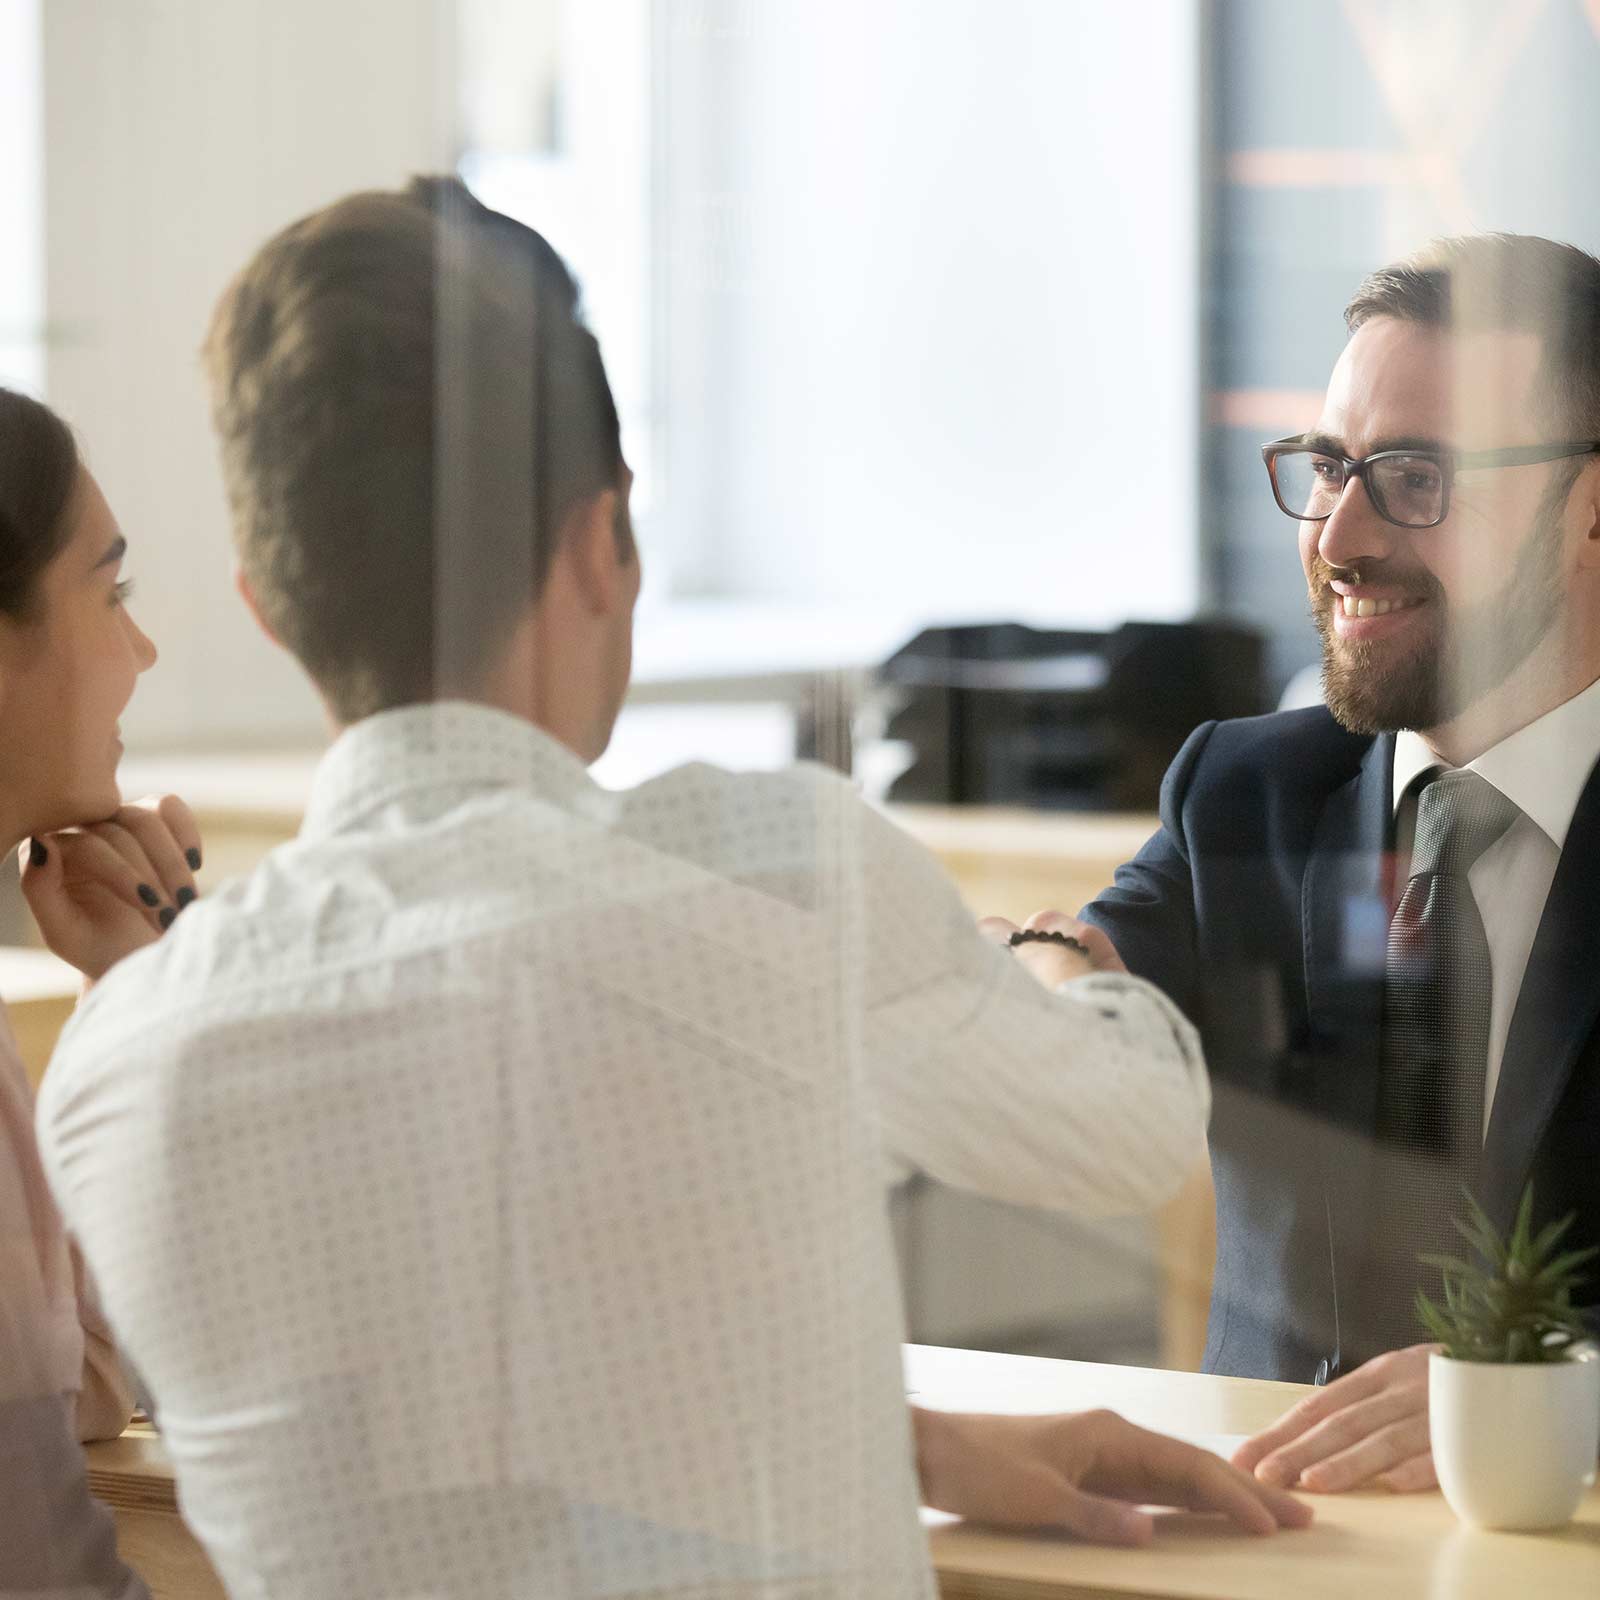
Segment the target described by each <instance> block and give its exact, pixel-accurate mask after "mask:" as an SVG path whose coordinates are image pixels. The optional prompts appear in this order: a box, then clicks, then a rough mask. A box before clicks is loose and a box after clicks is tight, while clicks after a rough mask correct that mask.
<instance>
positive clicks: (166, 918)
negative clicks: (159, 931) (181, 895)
mask: <svg viewBox="0 0 1600 1600" xmlns="http://www.w3.org/2000/svg"><path fill="white" fill-rule="evenodd" d="M156 920H157V921H158V922H159V923H160V924H161V926H162V927H163V928H170V927H171V926H172V924H173V923H174V922H176V921H177V920H178V913H177V912H176V911H174V910H173V909H172V907H171V906H162V908H161V915H160V916H159V917H158V918H157V919H156Z"/></svg>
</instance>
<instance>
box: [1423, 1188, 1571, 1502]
mask: <svg viewBox="0 0 1600 1600" xmlns="http://www.w3.org/2000/svg"><path fill="white" fill-rule="evenodd" d="M1467 1203H1468V1206H1469V1208H1470V1219H1469V1220H1468V1221H1466V1222H1461V1221H1457V1223H1456V1227H1457V1228H1458V1229H1459V1230H1460V1232H1461V1234H1462V1236H1463V1237H1464V1238H1465V1239H1466V1241H1467V1243H1468V1244H1469V1245H1471V1247H1472V1252H1473V1256H1474V1257H1475V1258H1476V1259H1473V1260H1462V1259H1460V1258H1458V1257H1455V1256H1424V1257H1422V1260H1423V1261H1424V1263H1425V1264H1427V1265H1429V1266H1434V1267H1437V1268H1438V1269H1439V1270H1440V1271H1441V1272H1442V1273H1443V1274H1444V1304H1443V1305H1442V1306H1441V1305H1436V1304H1435V1303H1434V1302H1433V1301H1432V1300H1430V1299H1429V1298H1428V1297H1427V1295H1425V1294H1423V1293H1421V1292H1420V1291H1419V1292H1418V1294H1417V1312H1418V1315H1419V1316H1420V1317H1421V1318H1422V1321H1423V1323H1424V1325H1425V1326H1426V1327H1427V1329H1428V1332H1429V1333H1430V1334H1431V1335H1432V1336H1433V1337H1434V1338H1435V1339H1436V1340H1437V1341H1438V1342H1439V1343H1440V1344H1441V1345H1442V1346H1443V1347H1444V1348H1443V1350H1442V1351H1440V1352H1437V1353H1435V1354H1434V1355H1433V1356H1432V1358H1431V1359H1430V1361H1429V1371H1428V1415H1429V1427H1430V1431H1431V1434H1432V1443H1433V1463H1434V1467H1435V1469H1436V1471H1437V1472H1438V1474H1439V1486H1440V1487H1441V1488H1442V1489H1443V1490H1444V1496H1445V1499H1446V1500H1448V1501H1449V1502H1450V1506H1451V1509H1452V1510H1454V1512H1455V1514H1456V1515H1457V1516H1458V1517H1460V1518H1461V1520H1462V1521H1463V1522H1468V1523H1472V1524H1474V1525H1475V1526H1478V1527H1482V1528H1550V1527H1555V1526H1557V1525H1559V1524H1561V1523H1564V1522H1566V1521H1568V1520H1569V1519H1570V1518H1571V1517H1572V1514H1573V1513H1574V1512H1575V1511H1576V1510H1577V1508H1578V1503H1579V1501H1580V1500H1581V1499H1582V1497H1583V1492H1584V1489H1585V1487H1586V1486H1587V1485H1588V1484H1591V1483H1593V1482H1594V1479H1595V1458H1596V1455H1597V1454H1600V1351H1597V1350H1596V1348H1595V1346H1594V1344H1593V1343H1592V1342H1591V1340H1590V1336H1589V1330H1588V1329H1587V1328H1586V1327H1585V1326H1584V1324H1583V1322H1582V1321H1581V1320H1580V1318H1579V1316H1578V1314H1577V1313H1576V1312H1575V1311H1574V1310H1573V1307H1572V1293H1573V1289H1574V1288H1575V1287H1576V1286H1577V1285H1578V1284H1579V1283H1580V1282H1582V1281H1583V1280H1582V1277H1581V1275H1580V1271H1579V1269H1580V1268H1581V1267H1583V1266H1584V1265H1585V1263H1587V1262H1588V1261H1589V1260H1590V1259H1591V1258H1592V1257H1594V1256H1595V1255H1596V1254H1600V1250H1596V1249H1589V1250H1567V1251H1562V1250H1561V1248H1560V1245H1561V1241H1562V1239H1563V1238H1564V1237H1565V1235H1566V1232H1567V1229H1568V1228H1569V1227H1570V1226H1571V1225H1572V1217H1571V1216H1567V1217H1564V1218H1562V1219H1561V1220H1560V1221H1557V1222H1552V1223H1550V1224H1549V1225H1548V1226H1546V1227H1544V1228H1542V1229H1541V1230H1540V1231H1539V1232H1538V1233H1537V1234H1535V1233H1534V1232H1533V1189H1532V1186H1531V1185H1530V1186H1529V1187H1528V1188H1527V1189H1526V1190H1525V1191H1524V1192H1523V1196H1522V1202H1521V1204H1520V1205H1519V1207H1518V1208H1517V1219H1516V1222H1515V1224H1514V1226H1513V1227H1512V1230H1511V1234H1510V1237H1509V1238H1503V1237H1501V1235H1500V1234H1498V1233H1497V1232H1496V1230H1495V1228H1494V1225H1493V1224H1492V1223H1491V1222H1490V1221H1489V1219H1488V1217H1486V1216H1485V1215H1484V1213H1483V1210H1482V1208H1481V1207H1480V1206H1479V1205H1478V1204H1477V1202H1476V1201H1475V1200H1473V1199H1472V1197H1471V1196H1470V1195H1469V1196H1468V1197H1467Z"/></svg>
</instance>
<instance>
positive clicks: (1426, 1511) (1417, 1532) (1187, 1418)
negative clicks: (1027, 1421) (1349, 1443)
mask: <svg viewBox="0 0 1600 1600" xmlns="http://www.w3.org/2000/svg"><path fill="white" fill-rule="evenodd" d="M906 1385H907V1388H909V1389H911V1390H914V1391H916V1392H917V1396H918V1403H919V1404H922V1405H931V1406H935V1407H937V1408H940V1409H944V1410H980V1411H998V1412H1048V1411H1079V1410H1084V1409H1086V1408H1089V1407H1094V1406H1109V1407H1110V1408H1111V1409H1112V1410H1114V1411H1119V1412H1121V1413H1122V1415H1123V1416H1125V1417H1127V1418H1128V1419H1129V1420H1130V1421H1132V1422H1137V1423H1139V1424H1141V1425H1142V1426H1145V1427H1151V1428H1158V1429H1163V1430H1165V1431H1167V1432H1171V1433H1182V1434H1187V1435H1191V1436H1193V1435H1199V1434H1243V1433H1254V1432H1256V1431H1257V1430H1259V1429H1260V1428H1262V1427H1264V1426H1266V1425H1267V1424H1268V1423H1270V1422H1272V1421H1273V1420H1274V1419H1275V1418H1277V1417H1278V1416H1280V1415H1281V1414H1282V1413H1283V1412H1284V1411H1285V1410H1286V1409H1287V1408H1288V1407H1289V1406H1290V1405H1291V1404H1293V1402H1294V1401H1295V1400H1296V1399H1297V1398H1298V1397H1299V1396H1300V1395H1302V1394H1304V1393H1305V1392H1306V1391H1305V1390H1304V1389H1303V1388H1302V1387H1301V1386H1300V1385H1298V1384H1289V1383H1263V1382H1257V1381H1254V1380H1250V1379H1243V1378H1214V1377H1209V1376H1205V1375H1202V1374H1199V1373H1188V1372H1161V1371H1156V1370H1148V1371H1147V1370H1141V1369H1139V1368H1134V1367H1102V1366H1094V1365H1092V1364H1089V1363H1086V1362H1077V1361H1039V1360H1035V1359H1032V1358H1030V1357H1027V1356H995V1355H985V1354H980V1353H977V1352H973V1351H966V1350H936V1349H932V1348H930V1347H927V1346H918V1345H913V1346H909V1347H908V1348H907V1352H906ZM1308 1498H1310V1499H1311V1501H1312V1504H1313V1505H1314V1506H1315V1508H1316V1513H1317V1520H1316V1522H1315V1523H1314V1524H1313V1525H1312V1526H1311V1527H1310V1528H1309V1529H1306V1530H1304V1531H1301V1532H1294V1533H1280V1534H1277V1535H1275V1536H1274V1537H1273V1538H1270V1539H1253V1538H1250V1537H1248V1536H1247V1535H1242V1534H1235V1533H1233V1532H1230V1531H1229V1530H1228V1529H1227V1528H1226V1527H1225V1526H1224V1525H1223V1524H1221V1523H1218V1522H1215V1521H1213V1520H1211V1519H1208V1518H1202V1517H1192V1516H1187V1515H1176V1514H1175V1515H1172V1516H1170V1517H1163V1518H1162V1519H1161V1520H1160V1522H1159V1523H1158V1531H1157V1533H1156V1537H1155V1541H1154V1543H1152V1544H1151V1545H1150V1546H1148V1547H1147V1548H1146V1549H1144V1550H1101V1549H1096V1548H1093V1547H1091V1546H1087V1545H1080V1544H1075V1543H1073V1542H1071V1541H1069V1540H1066V1539H1061V1538H1051V1537H1048V1536H1043V1535H1037V1534H1007V1533H1000V1532H993V1531H988V1530H984V1529H979V1528H973V1527H968V1526H966V1525H964V1524H961V1523H953V1524H949V1525H946V1526H942V1527H935V1528H934V1529H932V1530H931V1532H930V1536H929V1537H930V1543H931V1545H932V1549H933V1560H934V1566H935V1568H936V1569H937V1570H938V1573H939V1592H940V1594H941V1595H942V1596H943V1597H944V1600H1090V1597H1094V1600H1111V1597H1128V1596H1135V1597H1138V1600H1291V1597H1292V1600H1352V1597H1357V1600H1511V1597H1516V1596H1527V1597H1530V1600H1531V1597H1534V1596H1539V1597H1543V1596H1545V1595H1550V1596H1557V1595H1560V1596H1568V1595H1570V1596H1573V1597H1574V1600H1576V1597H1577V1596H1579V1595H1584V1596H1588V1595H1600V1489H1591V1490H1590V1492H1589V1495H1588V1498H1587V1499H1586V1500H1585V1501H1584V1503H1583V1506H1582V1508H1581V1509H1580V1511H1579V1514H1578V1520H1577V1521H1576V1522H1574V1523H1573V1524H1572V1525H1571V1526H1570V1527H1568V1528H1565V1529H1562V1530H1559V1531H1557V1532H1555V1533H1550V1534H1512V1533H1480V1532H1476V1531H1474V1530H1472V1529H1469V1528H1466V1527H1463V1526H1462V1525H1461V1524H1460V1523H1458V1522H1457V1521H1456V1519H1455V1516H1454V1514H1453V1513H1452V1512H1451V1510H1450V1508H1449V1507H1448V1506H1447V1505H1446V1504H1445V1503H1444V1499H1443V1497H1442V1496H1441V1495H1439V1494H1438V1493H1437V1492H1434V1493H1432V1494H1424V1495H1391V1494H1388V1493H1381V1492H1380V1493H1360V1494H1347V1495H1325V1496H1310V1497H1308Z"/></svg>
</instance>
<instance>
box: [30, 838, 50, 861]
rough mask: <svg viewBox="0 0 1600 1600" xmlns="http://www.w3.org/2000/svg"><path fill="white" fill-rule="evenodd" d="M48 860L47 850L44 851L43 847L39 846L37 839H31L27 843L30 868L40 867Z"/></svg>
mask: <svg viewBox="0 0 1600 1600" xmlns="http://www.w3.org/2000/svg"><path fill="white" fill-rule="evenodd" d="M49 859H50V852H49V851H48V850H46V849H45V847H44V846H43V845H42V844H40V843H39V841H38V840H37V839H32V840H30V841H29V843H28V865H29V866H30V867H42V866H43V865H44V864H45V862H47V861H48V860H49Z"/></svg>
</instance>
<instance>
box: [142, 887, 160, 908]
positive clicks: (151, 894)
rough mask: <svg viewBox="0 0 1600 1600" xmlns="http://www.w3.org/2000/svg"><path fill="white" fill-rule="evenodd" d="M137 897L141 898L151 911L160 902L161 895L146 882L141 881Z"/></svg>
mask: <svg viewBox="0 0 1600 1600" xmlns="http://www.w3.org/2000/svg"><path fill="white" fill-rule="evenodd" d="M139 898H140V899H141V900H143V901H144V903H145V904H146V905H147V906H149V907H150V909H151V910H152V911H154V910H155V908H156V907H157V906H158V905H160V904H161V896H160V895H158V894H157V893H156V892H155V890H154V889H152V888H151V887H150V885H149V884H148V883H141V884H140V885H139Z"/></svg>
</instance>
